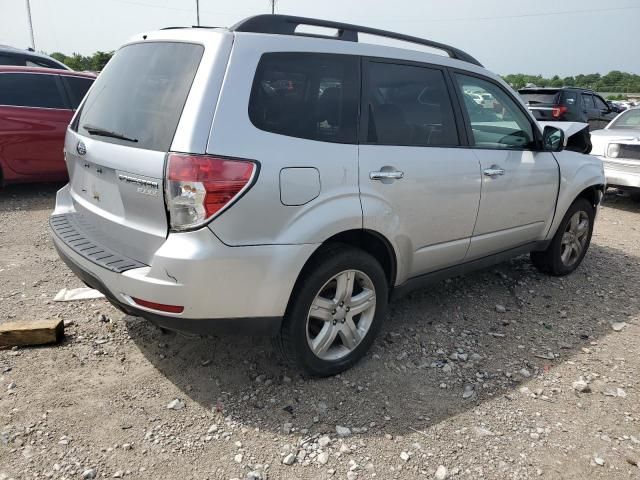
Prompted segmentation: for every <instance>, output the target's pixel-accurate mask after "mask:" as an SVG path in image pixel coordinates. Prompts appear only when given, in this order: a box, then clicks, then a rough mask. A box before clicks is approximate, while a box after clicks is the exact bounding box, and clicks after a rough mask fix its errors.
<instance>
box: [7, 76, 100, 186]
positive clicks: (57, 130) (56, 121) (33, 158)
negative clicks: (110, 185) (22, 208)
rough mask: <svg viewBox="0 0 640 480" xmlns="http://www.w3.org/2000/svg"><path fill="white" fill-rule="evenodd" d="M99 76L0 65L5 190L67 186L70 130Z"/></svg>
mask: <svg viewBox="0 0 640 480" xmlns="http://www.w3.org/2000/svg"><path fill="white" fill-rule="evenodd" d="M95 78H96V76H95V75H93V74H88V73H78V72H74V71H70V70H56V69H51V68H39V67H13V66H7V67H5V66H0V185H6V184H8V183H17V182H39V181H58V180H60V181H62V180H66V179H67V168H66V165H65V162H64V158H63V154H62V148H63V145H64V136H65V133H66V130H67V125H69V122H70V121H71V117H73V114H74V112H75V110H76V108H78V105H79V104H80V102H81V101H82V98H83V97H84V95H85V93H87V90H89V87H90V86H91V84H92V83H93V81H94V80H95Z"/></svg>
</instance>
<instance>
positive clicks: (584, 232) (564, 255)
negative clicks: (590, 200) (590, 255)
mask: <svg viewBox="0 0 640 480" xmlns="http://www.w3.org/2000/svg"><path fill="white" fill-rule="evenodd" d="M588 239H589V216H588V215H587V212H584V211H582V210H579V211H577V212H576V213H574V214H573V215H572V216H571V220H569V223H567V227H566V228H565V231H564V234H563V235H562V242H561V243H560V260H561V261H562V263H563V264H564V266H565V267H571V266H573V264H574V263H576V262H577V261H578V260H579V259H580V256H581V255H582V252H583V251H584V249H585V247H586V245H587V240H588Z"/></svg>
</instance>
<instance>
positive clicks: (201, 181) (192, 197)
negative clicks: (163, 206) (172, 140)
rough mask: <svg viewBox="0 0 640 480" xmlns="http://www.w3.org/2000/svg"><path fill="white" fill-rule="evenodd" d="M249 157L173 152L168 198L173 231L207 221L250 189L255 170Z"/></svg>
mask: <svg viewBox="0 0 640 480" xmlns="http://www.w3.org/2000/svg"><path fill="white" fill-rule="evenodd" d="M256 168H257V167H256V164H255V163H254V162H251V161H248V160H238V159H229V158H220V157H215V156H209V155H186V154H181V153H170V154H169V158H168V164H167V173H166V179H167V180H166V183H165V197H166V202H167V208H168V210H169V220H170V224H171V228H172V229H173V230H187V229H190V228H194V227H198V226H201V225H202V224H204V223H205V222H208V221H209V220H211V219H212V218H213V217H215V216H216V215H217V214H219V213H221V212H222V211H223V210H224V209H225V208H227V207H228V206H229V205H230V204H231V203H233V201H234V200H235V199H237V198H238V197H239V196H240V195H241V194H242V193H243V192H244V191H245V190H246V189H247V188H249V187H250V185H251V181H252V180H253V177H254V175H255V172H256Z"/></svg>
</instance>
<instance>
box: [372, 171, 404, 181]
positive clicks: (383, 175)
mask: <svg viewBox="0 0 640 480" xmlns="http://www.w3.org/2000/svg"><path fill="white" fill-rule="evenodd" d="M402 177H404V172H401V171H399V170H395V171H391V172H381V171H379V172H369V178H370V179H371V180H399V179H401V178H402Z"/></svg>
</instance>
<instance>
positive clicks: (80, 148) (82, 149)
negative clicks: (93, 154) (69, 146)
mask: <svg viewBox="0 0 640 480" xmlns="http://www.w3.org/2000/svg"><path fill="white" fill-rule="evenodd" d="M76 151H77V152H78V154H79V155H84V154H85V153H87V147H85V146H84V143H83V142H82V140H81V141H79V142H78V145H76Z"/></svg>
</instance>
